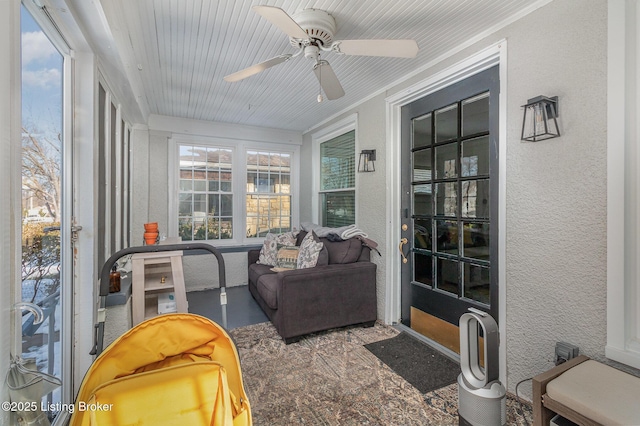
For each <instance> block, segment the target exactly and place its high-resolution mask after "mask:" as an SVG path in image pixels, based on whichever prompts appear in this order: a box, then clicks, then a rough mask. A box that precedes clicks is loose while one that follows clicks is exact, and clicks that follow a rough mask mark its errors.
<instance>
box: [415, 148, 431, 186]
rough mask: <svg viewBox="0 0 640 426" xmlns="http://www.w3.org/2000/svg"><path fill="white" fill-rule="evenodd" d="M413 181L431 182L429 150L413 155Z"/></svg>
mask: <svg viewBox="0 0 640 426" xmlns="http://www.w3.org/2000/svg"><path fill="white" fill-rule="evenodd" d="M413 180H414V181H425V180H431V148H427V149H422V150H420V151H416V152H414V153H413Z"/></svg>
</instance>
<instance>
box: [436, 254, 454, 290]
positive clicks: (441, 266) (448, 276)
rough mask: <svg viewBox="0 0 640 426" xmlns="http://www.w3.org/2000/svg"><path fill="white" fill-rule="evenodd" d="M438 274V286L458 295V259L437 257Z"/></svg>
mask: <svg viewBox="0 0 640 426" xmlns="http://www.w3.org/2000/svg"><path fill="white" fill-rule="evenodd" d="M437 263H438V276H437V277H436V287H437V288H439V289H440V290H443V291H446V292H449V293H452V294H455V295H456V296H457V295H458V262H457V261H456V260H450V259H443V258H440V257H439V258H437Z"/></svg>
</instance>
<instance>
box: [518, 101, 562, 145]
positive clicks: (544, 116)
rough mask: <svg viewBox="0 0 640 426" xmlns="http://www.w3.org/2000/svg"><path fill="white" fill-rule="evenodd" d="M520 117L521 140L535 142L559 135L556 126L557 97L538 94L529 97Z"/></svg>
mask: <svg viewBox="0 0 640 426" xmlns="http://www.w3.org/2000/svg"><path fill="white" fill-rule="evenodd" d="M523 108H524V118H523V119H522V137H521V139H522V140H523V141H529V142H537V141H541V140H545V139H551V138H557V137H558V136H560V129H559V128H558V120H557V117H558V97H557V96H554V97H551V98H548V97H546V96H538V97H535V98H533V99H529V100H528V101H527V104H526V105H523Z"/></svg>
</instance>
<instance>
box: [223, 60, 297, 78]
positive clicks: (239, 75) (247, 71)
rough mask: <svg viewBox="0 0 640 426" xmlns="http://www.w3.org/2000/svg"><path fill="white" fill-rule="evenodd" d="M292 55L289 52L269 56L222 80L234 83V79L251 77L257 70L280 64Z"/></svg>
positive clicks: (260, 70)
mask: <svg viewBox="0 0 640 426" xmlns="http://www.w3.org/2000/svg"><path fill="white" fill-rule="evenodd" d="M292 56H293V55H291V54H286V55H280V56H276V57H275V58H271V59H268V60H266V61H264V62H260V63H259V64H255V65H252V66H250V67H249V68H245V69H243V70H240V71H237V72H234V73H233V74H229V75H227V76H225V77H224V81H228V82H229V83H235V82H236V81H240V80H243V79H245V78H247V77H251V76H252V75H255V74H258V73H259V72H262V71H264V70H266V69H268V68H271V67H273V66H276V65H278V64H281V63H283V62H287V61H288V60H289V59H291V57H292Z"/></svg>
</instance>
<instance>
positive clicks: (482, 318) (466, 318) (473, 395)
mask: <svg viewBox="0 0 640 426" xmlns="http://www.w3.org/2000/svg"><path fill="white" fill-rule="evenodd" d="M481 328H482V331H483V338H484V339H483V342H484V345H483V353H484V367H482V366H481V365H480V352H479V350H478V340H479V337H480V329H481ZM499 344H500V340H499V334H498V324H497V323H496V321H495V320H494V319H493V318H492V317H491V315H489V314H488V313H486V312H483V311H480V310H478V309H474V308H469V312H466V313H464V314H462V316H461V317H460V367H461V369H462V373H460V375H459V376H458V415H459V421H460V425H472V426H495V425H505V424H506V422H507V416H506V407H505V402H506V398H505V397H506V394H507V391H506V389H505V388H504V386H502V383H500V380H499V365H498V362H499V359H498V346H499Z"/></svg>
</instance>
